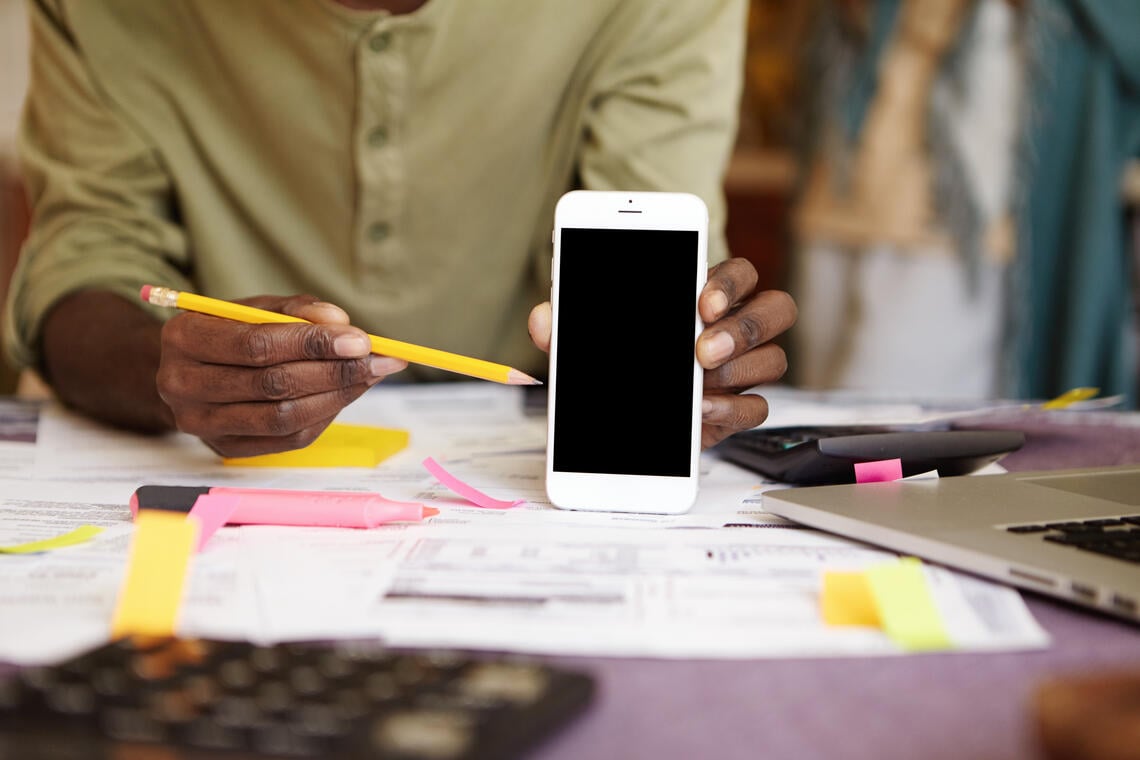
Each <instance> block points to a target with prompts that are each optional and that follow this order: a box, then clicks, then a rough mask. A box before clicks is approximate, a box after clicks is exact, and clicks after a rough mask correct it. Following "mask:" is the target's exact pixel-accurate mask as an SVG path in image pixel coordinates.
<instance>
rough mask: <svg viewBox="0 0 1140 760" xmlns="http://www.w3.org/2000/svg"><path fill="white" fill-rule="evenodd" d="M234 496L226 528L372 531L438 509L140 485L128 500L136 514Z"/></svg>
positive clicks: (311, 494) (362, 497)
mask: <svg viewBox="0 0 1140 760" xmlns="http://www.w3.org/2000/svg"><path fill="white" fill-rule="evenodd" d="M204 495H211V496H236V497H237V498H238V503H237V506H236V507H235V508H234V510H233V513H232V514H231V515H230V517H229V519H227V520H226V524H227V525H299V526H309V527H329V528H375V527H376V526H377V525H383V524H384V523H390V522H419V521H420V520H423V519H424V518H425V517H431V516H432V515H437V514H439V510H438V509H433V508H432V507H427V506H424V505H423V504H417V503H416V502H408V501H392V500H391V499H385V498H384V497H383V496H381V495H380V494H375V493H367V492H364V491H289V490H284V489H273V488H225V487H213V488H211V487H198V486H140V487H139V488H138V489H137V490H135V492H134V493H133V494H132V495H131V514H132V515H138V511H139V510H140V509H162V510H167V511H171V512H189V511H190V509H191V508H192V507H193V506H194V502H196V501H197V500H198V497H199V496H204Z"/></svg>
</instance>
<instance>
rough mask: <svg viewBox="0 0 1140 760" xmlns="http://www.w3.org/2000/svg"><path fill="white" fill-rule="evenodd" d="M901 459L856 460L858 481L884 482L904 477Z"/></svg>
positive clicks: (856, 479) (856, 477)
mask: <svg viewBox="0 0 1140 760" xmlns="http://www.w3.org/2000/svg"><path fill="white" fill-rule="evenodd" d="M902 476H903V472H902V460H901V459H883V460H881V461H878V462H856V463H855V482H856V483H884V482H886V481H888V480H899V479H900V478H902Z"/></svg>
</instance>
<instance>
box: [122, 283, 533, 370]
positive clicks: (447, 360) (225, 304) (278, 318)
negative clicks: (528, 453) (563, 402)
mask: <svg viewBox="0 0 1140 760" xmlns="http://www.w3.org/2000/svg"><path fill="white" fill-rule="evenodd" d="M139 295H140V296H142V300H144V301H146V302H147V303H152V304H155V305H156V306H166V307H170V308H179V309H184V310H186V311H196V312H198V313H199V314H209V315H210V316H213V317H224V318H225V319H232V320H234V321H236V322H245V323H247V324H266V323H286V322H306V321H307V320H304V319H301V318H300V317H291V316H289V315H288V314H278V313H277V312H275V311H266V310H264V309H255V308H254V307H252V306H243V305H242V304H238V303H232V302H230V301H222V300H220V299H217V298H209V297H207V296H200V295H197V294H194V293H184V292H182V291H179V290H174V289H172V288H162V287H158V286H155V285H143V287H142V290H140V291H139ZM368 339H369V340H370V341H372V353H374V354H381V355H383V356H391V357H393V358H396V359H403V360H404V361H408V362H412V363H414V364H423V365H424V366H427V367H435V368H436V369H442V370H447V371H448V372H457V373H459V374H461V375H468V376H470V377H477V378H479V379H480V380H491V381H494V382H496V383H505V384H507V385H541V384H542V383H541V382H540V381H538V380H535V379H534V378H533V377H531V376H530V375H528V374H526V373H523V372H520V371H518V370H517V369H514V368H513V367H508V366H506V365H505V364H495V363H494V362H488V361H483V360H482V359H472V358H471V357H469V356H461V355H460V354H452V353H449V352H447V351H440V350H438V349H435V348H425V347H423V346H417V345H415V344H414V343H404V342H403V341H399V340H392V339H391V338H381V337H379V336H377V335H369V336H368Z"/></svg>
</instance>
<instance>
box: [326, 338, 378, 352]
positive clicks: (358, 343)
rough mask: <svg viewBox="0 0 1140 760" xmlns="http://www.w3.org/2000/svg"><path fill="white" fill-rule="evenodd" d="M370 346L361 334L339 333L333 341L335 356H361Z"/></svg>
mask: <svg viewBox="0 0 1140 760" xmlns="http://www.w3.org/2000/svg"><path fill="white" fill-rule="evenodd" d="M371 348H372V346H371V344H369V342H368V339H367V338H365V337H364V336H363V335H341V336H340V337H338V338H336V339H335V340H334V341H333V351H336V355H337V356H363V355H364V354H367V353H368V351H369V349H371Z"/></svg>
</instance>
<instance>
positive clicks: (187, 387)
mask: <svg viewBox="0 0 1140 760" xmlns="http://www.w3.org/2000/svg"><path fill="white" fill-rule="evenodd" d="M242 303H245V304H248V305H250V306H255V307H257V308H260V309H266V310H269V311H278V312H281V313H283V314H290V315H292V316H295V317H300V318H302V319H306V320H308V321H310V322H313V323H314V324H300V323H297V324H267V325H251V324H245V323H243V322H234V321H232V320H228V319H221V318H219V317H211V316H206V315H202V314H195V313H191V312H182V313H180V314H178V315H177V316H175V317H172V318H171V319H170V321H168V322H167V323H166V325H165V326H164V327H163V328H162V352H161V360H160V363H159V367H158V373H157V376H156V383H157V388H158V394H159V396H160V397H161V398H162V400H163V401H164V402H165V403H166V405H167V406H168V407H169V408H170V411H171V412H172V413H173V415H174V423H175V426H176V427H177V428H178V429H179V430H182V431H184V432H187V433H191V434H193V435H196V436H198V437H199V438H201V439H202V440H203V441H204V442H205V443H206V444H207V445H208V446H209V447H210V448H212V449H213V450H214V451H216V452H217V453H218V454H220V455H222V456H227V457H232V456H252V455H255V454H267V453H272V452H277V451H288V450H290V449H298V448H302V447H304V446H307V445H308V444H310V443H312V441H313V440H314V439H315V438H316V437H317V436H318V435H320V433H321V432H322V431H323V430H324V429H325V428H326V427H328V425H329V423H330V422H332V421H333V419H334V418H335V417H336V416H337V414H339V413H340V411H341V410H342V409H343V408H344V407H345V406H347V405H348V404H349V403H351V402H352V401H355V400H356V399H357V398H359V397H360V395H361V394H363V393H364V392H365V391H366V390H368V389H369V388H371V387H372V386H373V385H375V384H376V383H378V382H379V381H380V380H382V379H384V378H385V377H387V376H388V375H391V374H392V373H394V372H399V371H400V370H402V369H404V368H405V367H407V362H405V361H403V360H400V359H393V358H391V357H385V356H373V355H372V354H371V353H370V350H371V349H370V345H369V341H368V336H367V335H366V334H365V333H364V331H363V330H361V329H359V328H357V327H352V326H351V325H349V323H348V315H347V314H345V313H344V311H342V310H341V309H340V308H339V307H337V306H334V305H333V304H330V303H324V302H321V301H318V300H317V299H316V298H314V297H312V296H292V297H288V298H285V297H280V296H259V297H256V298H250V299H246V300H244V301H242Z"/></svg>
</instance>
